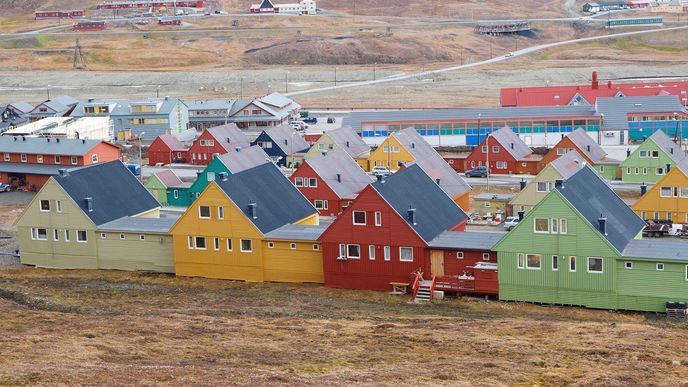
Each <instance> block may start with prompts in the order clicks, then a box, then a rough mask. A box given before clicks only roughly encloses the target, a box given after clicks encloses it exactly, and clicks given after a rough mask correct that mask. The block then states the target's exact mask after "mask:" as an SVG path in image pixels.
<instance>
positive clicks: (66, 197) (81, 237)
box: [16, 161, 174, 273]
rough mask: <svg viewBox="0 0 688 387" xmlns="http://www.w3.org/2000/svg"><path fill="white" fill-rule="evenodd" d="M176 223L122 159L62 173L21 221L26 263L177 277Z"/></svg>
mask: <svg viewBox="0 0 688 387" xmlns="http://www.w3.org/2000/svg"><path fill="white" fill-rule="evenodd" d="M172 222H174V219H173V218H172V219H171V218H161V217H160V204H159V203H158V202H157V201H156V200H155V198H153V196H151V194H150V193H149V192H148V191H147V190H146V189H145V188H144V187H143V185H142V184H141V183H140V182H139V180H138V179H137V178H136V177H135V176H134V175H133V174H132V173H131V172H130V171H129V170H128V169H127V168H126V167H125V166H124V164H122V163H121V162H120V161H112V162H109V163H103V164H96V165H93V166H89V167H86V168H81V169H74V170H69V171H67V170H61V171H60V174H59V175H58V176H53V177H51V178H50V180H48V182H47V183H46V184H45V185H44V186H43V188H42V189H41V190H40V191H39V192H38V193H37V194H36V196H35V197H34V198H33V200H32V201H31V202H30V203H29V205H28V206H27V207H26V209H25V210H24V213H23V214H22V215H21V217H19V219H18V220H17V222H16V226H17V234H18V239H19V251H20V255H21V263H22V264H25V265H34V266H38V267H48V268H62V269H119V270H149V271H157V272H170V273H173V272H174V259H173V255H172V238H171V236H169V235H168V234H167V231H169V228H170V227H171V226H172Z"/></svg>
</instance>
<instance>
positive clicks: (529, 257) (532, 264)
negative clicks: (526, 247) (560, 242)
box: [526, 254, 542, 270]
mask: <svg viewBox="0 0 688 387" xmlns="http://www.w3.org/2000/svg"><path fill="white" fill-rule="evenodd" d="M541 259H542V257H541V256H540V254H526V269H533V270H540V264H541V262H540V261H541Z"/></svg>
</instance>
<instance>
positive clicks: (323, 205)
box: [315, 200, 329, 210]
mask: <svg viewBox="0 0 688 387" xmlns="http://www.w3.org/2000/svg"><path fill="white" fill-rule="evenodd" d="M328 206H329V203H328V202H327V200H316V201H315V209H316V210H326V209H327V207H328Z"/></svg>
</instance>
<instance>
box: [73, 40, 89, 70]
mask: <svg viewBox="0 0 688 387" xmlns="http://www.w3.org/2000/svg"><path fill="white" fill-rule="evenodd" d="M72 67H73V68H74V69H76V70H81V69H84V68H86V64H85V63H84V56H83V54H82V53H81V44H80V43H79V38H76V43H75V44H74V61H73V63H72Z"/></svg>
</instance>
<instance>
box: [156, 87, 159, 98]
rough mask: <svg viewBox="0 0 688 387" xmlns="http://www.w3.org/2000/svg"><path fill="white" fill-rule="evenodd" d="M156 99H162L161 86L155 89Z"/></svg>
mask: <svg viewBox="0 0 688 387" xmlns="http://www.w3.org/2000/svg"><path fill="white" fill-rule="evenodd" d="M155 98H160V85H158V87H156V88H155Z"/></svg>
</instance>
